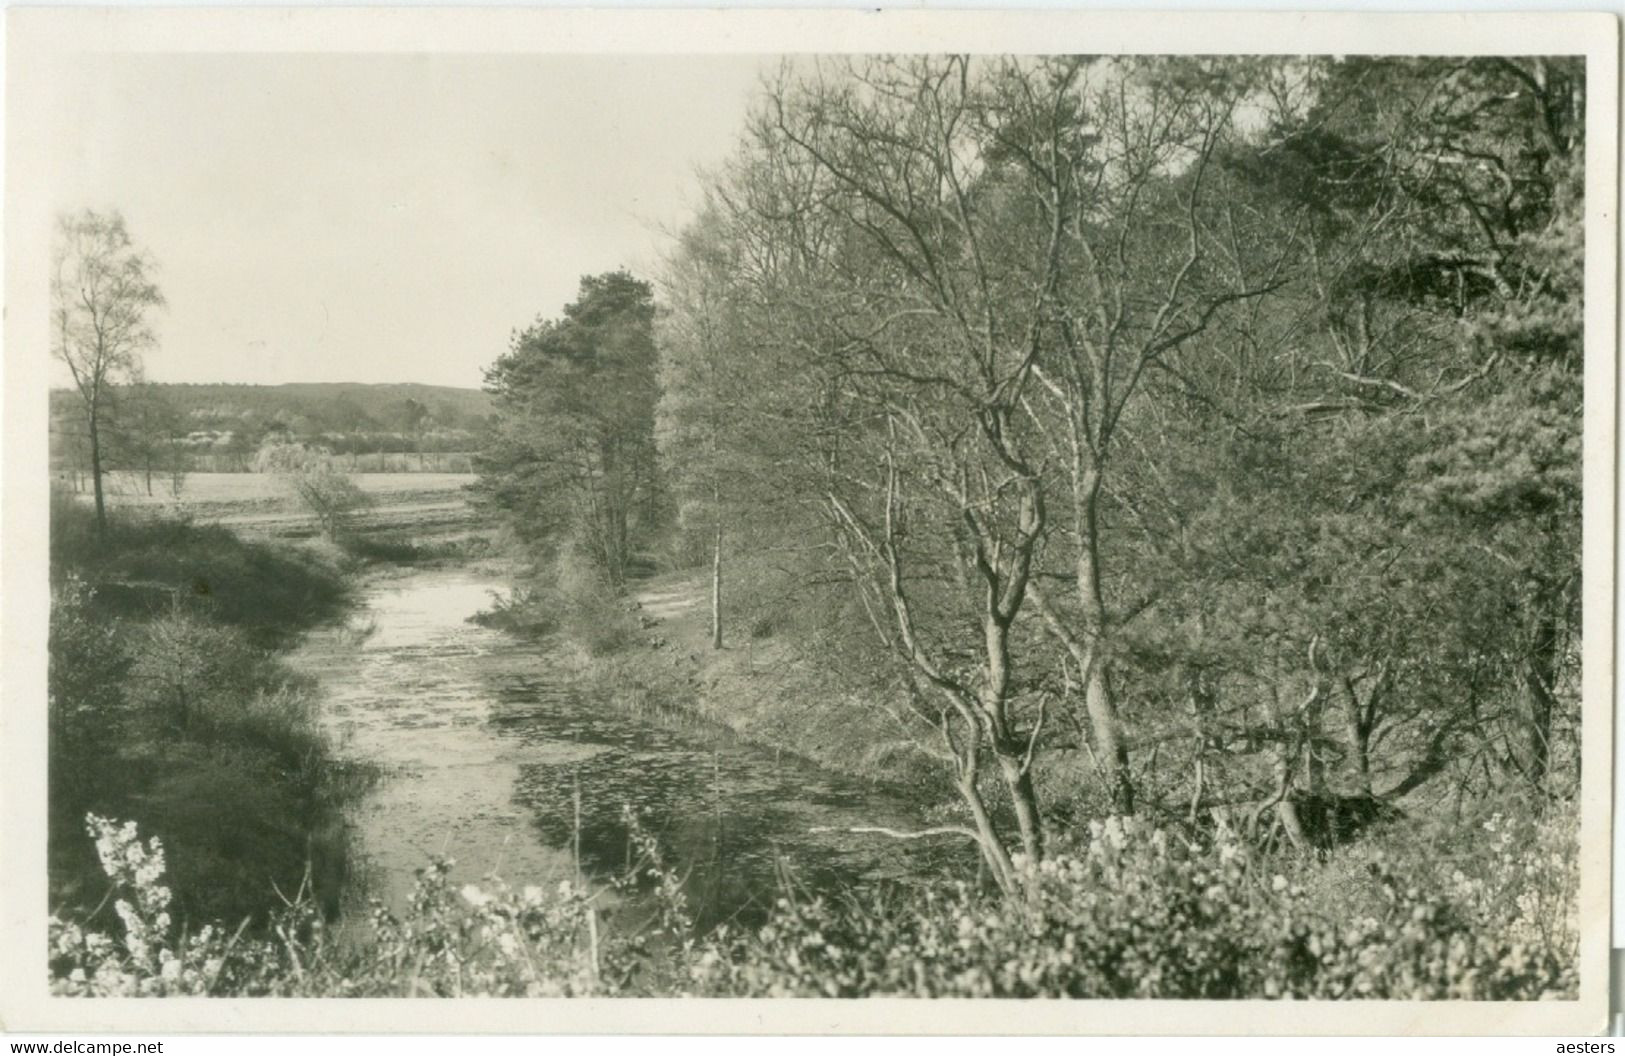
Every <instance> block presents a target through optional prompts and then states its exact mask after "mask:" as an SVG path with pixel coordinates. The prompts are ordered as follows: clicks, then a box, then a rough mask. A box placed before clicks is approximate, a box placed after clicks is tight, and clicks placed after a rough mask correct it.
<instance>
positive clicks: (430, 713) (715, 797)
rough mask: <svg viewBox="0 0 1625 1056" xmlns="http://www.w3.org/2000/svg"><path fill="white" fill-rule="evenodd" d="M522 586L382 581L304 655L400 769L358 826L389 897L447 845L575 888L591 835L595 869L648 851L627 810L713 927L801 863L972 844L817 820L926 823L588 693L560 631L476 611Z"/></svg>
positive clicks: (371, 756)
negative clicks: (570, 674) (518, 625)
mask: <svg viewBox="0 0 1625 1056" xmlns="http://www.w3.org/2000/svg"><path fill="white" fill-rule="evenodd" d="M505 589H506V583H505V582H504V581H503V580H502V579H501V578H500V577H498V576H495V575H491V574H485V573H480V572H476V571H472V570H467V569H449V570H426V571H413V572H410V573H408V574H405V575H403V576H400V577H398V578H391V579H380V580H375V581H373V582H371V583H370V584H369V585H368V586H367V587H366V588H365V594H364V599H363V605H362V607H361V609H360V611H359V612H358V614H357V615H356V616H355V617H354V618H353V619H352V620H351V622H350V624H349V625H348V626H347V627H344V628H335V629H330V630H324V631H321V632H319V633H317V634H315V635H313V636H311V638H310V639H309V640H308V641H307V642H306V643H305V645H304V646H303V647H302V648H301V649H300V650H299V651H298V653H297V654H296V656H295V663H296V664H297V666H298V667H300V669H302V670H304V671H306V672H307V673H309V674H311V675H313V676H315V677H316V678H318V679H319V680H320V682H321V684H322V686H323V687H324V690H325V701H326V708H327V711H326V715H327V721H328V723H329V724H330V726H331V728H332V729H334V730H335V731H336V732H338V733H339V734H340V735H341V736H342V737H343V738H344V739H345V741H346V742H347V746H348V750H349V752H350V753H351V754H354V755H357V756H360V757H362V758H365V759H368V760H371V761H372V762H374V763H377V764H379V765H380V766H382V767H383V768H384V770H385V774H386V776H385V778H384V780H383V781H382V782H380V784H379V786H378V787H377V788H376V789H375V790H374V791H373V792H372V793H370V794H369V796H368V797H367V799H366V800H365V801H364V802H363V803H362V804H361V805H360V806H359V808H357V810H356V812H355V823H356V827H357V830H358V833H359V842H360V847H361V851H362V854H363V857H364V859H365V862H366V865H365V875H366V883H367V886H368V888H369V890H370V891H371V892H372V893H374V894H377V895H379V896H380V897H382V898H384V899H385V900H386V901H389V902H391V903H393V904H395V905H397V906H398V905H400V904H402V903H404V901H405V896H406V895H407V893H408V892H410V890H411V886H412V882H413V877H414V872H415V870H417V869H418V868H420V867H422V866H423V865H424V864H426V863H427V862H428V861H429V860H430V858H431V857H433V856H435V855H449V856H451V857H452V858H454V859H456V862H457V866H456V869H455V870H454V879H455V880H457V882H459V883H461V882H465V881H471V880H478V879H479V878H480V877H482V876H484V875H486V874H488V873H491V872H496V873H497V874H499V875H500V876H502V877H503V879H505V880H506V881H508V883H510V884H512V885H514V886H518V885H521V884H529V883H544V884H545V883H555V882H557V881H558V880H561V879H564V878H567V877H570V876H572V875H574V873H575V869H576V852H575V847H576V840H577V833H578V832H579V850H580V862H581V867H582V868H583V870H584V871H585V872H586V873H588V874H589V876H591V877H595V878H598V879H600V880H601V879H605V878H608V877H611V876H614V875H617V874H618V873H619V872H620V871H621V870H624V868H625V866H626V863H627V861H628V856H629V854H630V853H631V852H630V849H629V838H628V833H627V827H626V824H625V822H624V820H623V808H624V807H631V808H633V809H634V810H636V811H637V812H638V814H639V816H640V817H641V818H642V825H643V827H644V828H645V829H646V830H647V831H649V832H650V833H651V834H653V835H654V836H655V837H656V838H657V839H658V841H659V845H660V848H661V852H662V854H663V856H664V857H665V858H666V860H667V861H668V862H669V863H671V864H673V865H674V866H675V867H676V868H677V870H678V871H679V873H680V874H681V875H683V876H685V877H686V889H687V892H688V895H689V899H690V902H691V905H692V906H693V908H694V909H695V911H696V915H697V916H698V917H699V918H700V920H701V922H702V923H711V922H716V921H719V920H724V919H729V918H733V917H741V918H744V919H750V918H753V917H755V916H757V915H758V914H759V912H760V910H761V909H762V908H763V906H764V905H766V904H768V903H770V902H771V901H772V899H773V898H775V897H777V893H778V891H779V889H780V885H781V884H782V882H783V879H782V878H783V877H784V876H791V877H793V878H794V879H795V882H796V883H798V884H802V885H806V886H808V887H812V888H816V889H833V888H836V887H839V886H841V885H843V884H847V883H850V882H852V881H856V880H860V879H878V878H882V877H890V878H899V879H901V878H906V877H909V876H911V875H919V874H920V873H921V872H923V871H925V870H928V869H933V868H940V866H941V865H942V862H943V858H944V856H945V855H957V854H958V852H960V851H961V850H962V848H959V847H957V846H952V845H949V846H942V845H941V844H942V841H940V840H927V841H920V842H918V843H907V844H902V843H897V842H895V841H892V840H889V839H887V838H885V837H877V836H864V835H853V834H848V833H813V832H811V831H809V830H811V829H812V828H814V827H817V826H836V827H843V826H852V825H859V824H881V825H891V826H899V827H908V826H914V825H918V824H919V823H920V818H919V817H918V816H917V815H916V814H915V812H914V811H912V810H910V809H909V808H908V806H907V805H906V804H904V803H902V802H900V801H898V800H896V799H894V798H892V797H889V796H887V795H885V794H883V793H881V792H878V791H876V790H875V789H874V788H873V787H871V786H869V785H866V784H863V783H860V782H856V781H852V780H849V779H846V778H843V777H841V776H839V775H836V774H832V773H830V772H828V771H825V770H822V769H821V768H819V767H816V766H813V765H811V764H809V763H806V762H804V761H801V760H796V759H791V758H781V757H780V756H779V755H778V754H777V753H775V752H773V751H772V750H771V749H762V748H757V747H753V746H750V745H745V744H741V743H739V742H738V741H737V740H735V739H733V738H731V737H729V736H727V735H725V733H723V732H721V731H713V730H709V729H706V728H704V727H693V726H678V725H674V724H671V723H662V722H659V721H658V720H654V719H646V718H640V717H637V716H634V715H632V714H630V713H627V712H623V711H621V710H619V709H615V708H613V707H606V706H604V705H602V704H597V703H594V702H592V701H589V700H586V699H583V698H582V697H581V696H579V695H577V694H576V693H574V692H572V690H571V687H570V686H569V684H568V683H567V681H566V680H565V679H564V677H563V675H562V673H561V671H560V669H559V668H558V666H557V665H556V664H554V663H553V662H551V661H550V659H549V657H548V655H547V652H546V648H545V646H538V645H536V644H535V643H527V642H522V641H519V640H517V639H515V638H512V637H510V636H508V635H506V634H504V633H503V632H500V631H495V630H490V629H486V628H482V627H478V626H475V625H474V624H471V623H469V622H468V617H469V616H471V615H473V614H474V613H476V612H478V611H479V610H481V609H484V608H489V607H490V605H491V601H492V596H493V594H498V593H502V592H504V591H505ZM578 800H579V804H580V807H579V810H580V814H579V823H578V820H577V802H578ZM932 844H936V846H932Z"/></svg>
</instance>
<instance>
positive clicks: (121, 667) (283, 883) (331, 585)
mask: <svg viewBox="0 0 1625 1056" xmlns="http://www.w3.org/2000/svg"><path fill="white" fill-rule="evenodd" d="M51 531H52V539H51V544H52V545H51V572H52V610H51V628H50V675H49V709H50V734H49V772H50V778H49V781H50V808H49V824H50V828H49V868H50V892H51V904H52V906H53V908H56V909H57V910H59V911H61V912H65V913H68V914H70V915H74V916H75V917H77V918H79V919H86V918H88V919H90V920H92V921H96V920H99V919H100V917H104V916H110V915H111V914H112V907H111V906H110V905H108V904H106V902H107V899H106V898H105V896H106V894H107V893H108V888H107V884H106V880H105V877H104V876H103V873H102V870H101V867H100V864H99V863H98V861H97V859H96V855H95V851H94V847H93V846H91V845H89V843H88V842H87V840H86V836H85V831H84V825H85V822H84V818H85V815H86V814H87V813H97V814H102V815H111V816H116V817H121V818H133V819H137V820H138V821H139V823H140V824H141V826H142V828H143V830H144V831H146V832H149V833H152V834H153V835H156V836H158V837H159V838H160V839H161V841H162V842H163V844H164V845H165V846H166V847H167V848H169V850H170V852H171V855H172V857H171V861H172V862H173V863H174V865H173V868H172V869H171V874H170V880H171V885H172V887H173V889H174V895H175V900H174V906H173V910H172V912H173V913H174V915H175V917H176V918H177V919H178V920H191V921H205V920H211V919H217V920H226V921H230V922H231V923H232V926H235V924H236V923H237V922H239V921H241V920H243V919H244V918H251V919H253V920H256V921H261V922H263V921H264V920H266V919H268V914H269V912H270V911H271V909H272V908H273V907H274V906H277V905H280V904H281V902H280V897H279V895H278V892H279V891H280V892H284V893H288V894H290V895H291V894H292V893H293V892H296V891H298V890H299V889H300V887H301V885H304V886H305V887H306V888H307V890H313V891H315V892H316V893H317V896H318V901H319V902H320V903H321V904H323V905H324V907H325V908H327V909H329V910H331V909H333V908H336V906H337V903H338V900H339V898H340V897H341V894H342V891H343V889H344V886H345V883H346V881H347V878H348V875H349V870H350V862H349V854H348V846H347V843H348V841H347V836H346V832H345V823H344V817H343V806H344V804H345V803H346V802H347V801H349V800H350V799H351V798H352V797H353V796H355V795H356V794H358V793H359V791H361V790H362V789H363V788H364V787H365V786H366V785H367V783H368V782H369V780H370V775H369V773H368V771H367V768H365V767H364V766H360V765H357V764H354V763H351V762H348V761H346V760H344V759H343V758H342V757H341V756H340V755H339V753H338V752H337V750H336V748H335V746H334V745H333V744H332V743H331V742H330V740H329V739H328V737H327V736H326V735H325V734H324V732H323V730H322V728H321V726H320V723H319V721H318V715H317V703H316V698H315V695H314V687H313V686H311V685H310V684H309V683H308V682H307V680H305V679H303V678H302V677H301V676H299V675H298V674H296V673H295V672H294V671H293V670H291V669H290V668H289V667H288V666H287V665H286V664H285V663H284V662H283V661H282V659H281V657H280V655H279V654H280V650H281V649H283V648H286V647H287V646H289V645H290V644H292V642H293V641H294V639H295V638H296V637H297V636H298V635H299V633H300V632H302V631H304V630H305V629H307V628H309V627H311V626H313V625H316V624H318V623H320V622H322V621H325V620H329V619H332V618H334V617H336V616H337V615H339V614H340V613H341V612H343V611H344V610H345V608H346V606H347V605H348V603H349V599H350V589H349V582H348V580H349V576H348V573H347V569H348V568H349V567H352V563H350V562H347V561H346V560H344V559H342V558H341V557H338V556H336V555H335V554H334V553H332V552H331V551H329V550H324V549H322V548H319V547H308V546H297V545H289V544H282V543H271V542H254V541H249V540H245V539H243V538H240V537H239V536H237V535H235V534H234V533H233V532H231V531H230V530H228V529H226V528H223V527H219V526H207V525H197V524H193V523H190V522H188V521H185V520H176V519H172V518H168V517H163V516H152V515H145V516H144V515H140V514H134V513H128V514H124V515H120V516H115V517H114V518H113V519H111V520H110V521H109V523H108V526H107V531H106V533H105V535H98V533H97V531H96V528H95V522H94V515H93V514H92V513H91V511H89V510H87V509H85V508H84V507H83V506H82V505H80V504H76V503H73V502H62V503H58V504H56V505H55V506H54V508H53V511H52V524H51Z"/></svg>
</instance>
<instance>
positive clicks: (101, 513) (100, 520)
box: [90, 404, 107, 538]
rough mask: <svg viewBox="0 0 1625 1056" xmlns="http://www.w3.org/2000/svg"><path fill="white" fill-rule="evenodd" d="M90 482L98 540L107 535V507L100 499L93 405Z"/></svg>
mask: <svg viewBox="0 0 1625 1056" xmlns="http://www.w3.org/2000/svg"><path fill="white" fill-rule="evenodd" d="M90 480H91V486H92V487H94V488H95V489H96V535H97V537H98V538H100V537H102V536H105V535H106V534H107V505H106V501H105V500H104V499H103V497H102V445H101V437H100V435H99V433H98V432H97V429H96V408H95V405H94V404H92V406H91V409H90Z"/></svg>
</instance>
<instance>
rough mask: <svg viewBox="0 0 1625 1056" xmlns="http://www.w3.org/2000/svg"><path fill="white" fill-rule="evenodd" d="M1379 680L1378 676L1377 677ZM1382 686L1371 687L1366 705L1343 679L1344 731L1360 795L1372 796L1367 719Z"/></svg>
mask: <svg viewBox="0 0 1625 1056" xmlns="http://www.w3.org/2000/svg"><path fill="white" fill-rule="evenodd" d="M1379 678H1380V676H1379ZM1381 688H1382V684H1381V682H1380V681H1379V682H1378V683H1377V685H1375V686H1373V687H1371V692H1370V694H1369V695H1368V696H1367V697H1366V702H1367V703H1366V704H1361V703H1360V697H1359V694H1358V693H1356V692H1355V690H1354V684H1353V683H1352V682H1350V681H1349V680H1348V679H1347V678H1345V679H1343V703H1344V708H1345V711H1344V714H1345V717H1346V725H1345V731H1346V733H1347V736H1348V746H1349V765H1350V768H1351V769H1353V771H1354V773H1353V775H1352V776H1353V778H1354V785H1355V788H1356V789H1357V790H1358V791H1359V792H1360V794H1362V795H1365V796H1370V795H1372V794H1373V793H1372V788H1371V723H1370V721H1369V719H1368V718H1367V716H1368V715H1370V714H1372V713H1373V712H1374V710H1375V709H1374V708H1373V707H1371V705H1372V704H1374V703H1375V701H1374V699H1373V698H1374V697H1375V695H1376V694H1377V693H1378V692H1379V691H1380V690H1381Z"/></svg>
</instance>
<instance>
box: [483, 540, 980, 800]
mask: <svg viewBox="0 0 1625 1056" xmlns="http://www.w3.org/2000/svg"><path fill="white" fill-rule="evenodd" d="M561 567H562V566H561ZM704 591H705V583H704V581H703V576H701V575H699V574H697V573H693V572H686V571H681V572H672V573H665V574H661V575H657V576H651V577H648V578H644V579H640V580H638V581H637V582H635V583H634V584H633V585H632V586H631V587H630V588H629V590H628V591H627V593H626V595H625V596H624V597H616V596H615V595H614V594H613V592H611V591H608V590H607V589H605V588H604V587H603V586H602V585H601V584H598V583H596V582H594V581H592V580H591V577H590V576H588V575H587V574H585V573H582V572H579V571H574V570H569V569H565V570H563V571H560V572H557V573H554V574H553V575H550V576H548V577H546V578H545V579H543V580H540V581H536V580H533V581H530V582H528V583H522V584H521V585H520V586H518V587H516V589H515V591H514V593H513V595H512V596H511V597H510V599H509V600H508V601H507V602H505V603H503V604H500V605H498V606H497V607H496V608H495V609H493V610H491V611H490V612H487V613H485V614H483V616H482V617H481V622H483V623H485V624H486V625H488V626H493V627H497V628H499V629H502V630H507V631H510V632H512V633H515V634H519V635H522V636H525V637H530V638H543V637H546V638H549V639H551V640H552V641H553V642H554V643H555V649H554V655H555V656H556V657H558V659H559V660H560V661H561V662H562V663H563V665H564V667H565V672H566V673H567V675H568V678H569V680H570V682H571V684H572V685H573V686H575V687H576V688H577V689H578V690H579V691H581V692H584V693H587V694H590V695H592V696H594V697H595V698H597V699H600V700H602V701H604V702H605V704H607V705H609V706H613V707H616V708H619V709H622V710H625V711H629V712H631V713H633V714H637V715H641V716H646V717H649V718H651V719H654V720H657V721H661V722H666V723H680V724H695V725H705V726H709V727H712V728H715V729H718V730H720V731H725V732H726V733H727V734H728V735H729V736H736V737H739V738H742V739H744V740H746V741H749V742H751V743H754V744H758V745H761V746H764V747H767V748H772V749H775V750H777V751H780V752H783V753H786V754H791V755H795V756H798V757H801V758H805V759H810V760H812V761H813V762H816V763H818V764H819V765H820V766H823V767H825V768H826V769H829V770H832V771H834V772H837V773H840V774H844V775H846V776H848V777H854V778H857V779H860V780H863V781H868V782H871V783H874V784H876V785H881V786H884V787H886V788H887V789H888V790H890V791H893V792H898V793H901V794H903V795H905V796H906V797H908V798H910V799H912V800H914V801H915V802H918V803H921V804H925V805H935V804H937V803H948V802H949V801H951V800H952V799H953V793H952V789H951V788H950V786H949V784H948V781H947V777H946V771H945V769H944V768H943V766H942V764H941V762H940V761H938V760H935V759H933V758H930V757H929V756H927V755H926V754H925V753H923V752H922V751H921V750H920V749H919V748H918V746H917V743H916V742H914V741H912V740H911V739H909V738H907V737H904V736H903V735H902V729H903V728H902V726H901V725H900V724H899V723H900V720H899V718H898V717H897V716H894V715H893V714H892V713H891V712H889V711H887V710H886V709H885V708H884V707H883V706H881V705H877V704H875V703H873V702H872V700H869V699H859V697H858V696H857V695H856V694H854V693H853V691H852V690H850V689H849V688H846V687H844V686H843V685H842V684H841V683H840V681H839V680H837V679H834V678H832V677H830V675H829V673H828V672H827V671H825V670H823V669H821V668H820V667H819V665H818V664H817V663H815V662H814V661H813V659H811V658H809V657H808V656H807V655H805V653H804V652H803V651H801V650H798V649H796V648H795V647H794V646H793V645H792V643H790V642H789V641H787V640H785V639H783V638H781V637H779V636H777V635H775V634H773V633H772V631H771V629H769V628H765V627H758V628H756V633H754V634H753V633H749V629H748V628H746V627H745V626H743V624H741V625H740V626H737V627H730V628H729V632H728V637H727V639H726V641H725V644H724V648H722V649H720V650H719V649H713V648H712V647H711V639H710V623H709V619H710V615H709V609H708V608H707V607H706V598H705V593H704Z"/></svg>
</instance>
